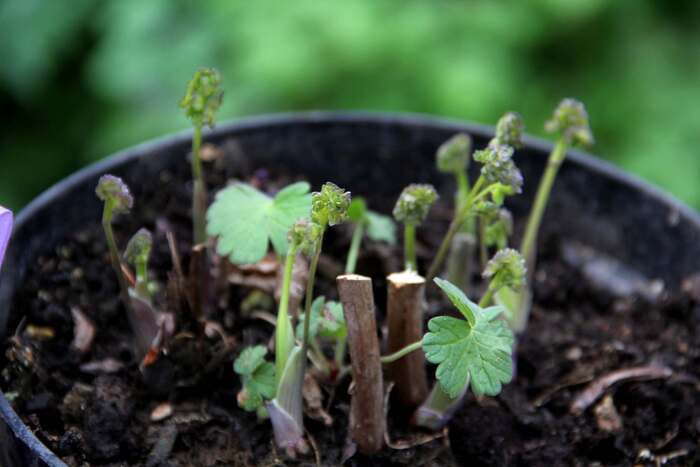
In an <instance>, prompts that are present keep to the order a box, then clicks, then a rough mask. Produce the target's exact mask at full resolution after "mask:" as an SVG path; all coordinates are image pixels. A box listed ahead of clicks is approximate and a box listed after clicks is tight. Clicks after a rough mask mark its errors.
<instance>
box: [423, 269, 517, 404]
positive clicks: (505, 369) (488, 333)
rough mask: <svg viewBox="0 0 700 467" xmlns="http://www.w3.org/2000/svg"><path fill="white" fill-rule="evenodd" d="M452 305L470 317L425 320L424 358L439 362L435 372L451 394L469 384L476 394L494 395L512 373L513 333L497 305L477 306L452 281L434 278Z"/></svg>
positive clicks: (442, 385)
mask: <svg viewBox="0 0 700 467" xmlns="http://www.w3.org/2000/svg"><path fill="white" fill-rule="evenodd" d="M435 282H436V283H437V284H438V285H439V286H440V287H441V288H442V289H443V290H444V291H445V293H446V294H447V296H448V297H449V299H450V300H451V301H452V303H454V304H455V306H456V307H457V308H458V309H459V310H460V311H461V312H462V314H464V315H465V317H468V316H470V315H471V317H472V318H473V321H472V320H469V318H467V320H463V319H458V318H453V317H450V316H438V317H436V318H433V319H431V320H430V321H429V322H428V330H429V332H428V333H426V335H425V336H424V337H423V350H424V352H425V356H426V359H427V360H428V361H429V362H431V363H435V364H437V365H438V368H437V371H436V373H435V376H436V378H437V379H438V381H439V382H440V385H441V387H442V388H443V390H444V391H445V392H446V393H447V394H448V395H449V396H450V397H453V398H454V397H457V395H458V394H459V393H460V392H461V391H462V390H463V389H464V387H465V386H466V385H467V384H469V385H470V386H471V389H472V392H474V394H477V395H481V394H487V395H496V394H498V393H499V392H500V391H501V388H502V385H503V384H505V383H508V382H510V380H511V378H512V377H513V362H512V359H511V353H512V351H513V342H514V338H513V333H512V332H511V331H510V329H509V328H508V326H507V325H506V323H505V322H504V321H503V320H500V319H497V318H498V316H499V315H500V314H501V313H502V312H503V308H502V307H500V306H494V307H489V308H486V309H482V308H480V307H479V306H478V305H476V304H474V303H472V302H471V301H469V300H468V299H467V297H466V296H465V295H464V293H462V291H461V290H459V289H458V288H457V287H455V286H454V285H452V284H450V283H449V282H447V281H444V280H441V279H436V280H435Z"/></svg>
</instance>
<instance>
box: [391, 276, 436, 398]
mask: <svg viewBox="0 0 700 467" xmlns="http://www.w3.org/2000/svg"><path fill="white" fill-rule="evenodd" d="M387 285H388V294H387V321H388V323H389V339H388V347H387V351H388V353H390V354H392V353H394V352H397V351H398V350H401V349H402V348H404V347H406V346H407V345H409V344H412V343H413V342H416V341H420V340H421V339H422V337H423V302H424V297H425V279H424V278H423V277H421V276H419V275H418V274H416V273H415V272H413V271H404V272H398V273H394V274H390V275H389V276H388V277H387ZM389 372H390V375H391V378H392V379H393V380H394V382H395V384H396V385H395V386H394V392H395V394H396V395H397V398H398V400H399V402H400V404H401V405H403V406H404V407H407V408H410V409H414V408H415V407H417V406H418V405H420V403H421V402H423V400H425V398H426V397H427V395H428V378H427V375H426V373H425V357H424V356H423V353H422V352H411V353H410V354H408V355H406V356H405V357H403V358H401V359H399V360H397V361H395V362H393V363H391V364H390V365H389Z"/></svg>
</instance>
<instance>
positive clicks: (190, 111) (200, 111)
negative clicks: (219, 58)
mask: <svg viewBox="0 0 700 467" xmlns="http://www.w3.org/2000/svg"><path fill="white" fill-rule="evenodd" d="M220 84H221V77H220V76H219V72H218V71H216V70H215V69H213V68H200V69H199V70H197V71H196V72H195V74H194V76H193V77H192V79H191V80H190V82H189V83H188V84H187V91H186V93H185V97H183V98H182V101H180V107H182V108H183V109H185V114H186V115H187V118H189V119H190V120H191V121H192V123H194V124H195V125H208V126H210V127H211V126H213V125H214V120H215V116H216V111H217V110H218V109H219V106H220V105H221V101H222V100H223V98H224V91H223V90H222V89H221V87H220Z"/></svg>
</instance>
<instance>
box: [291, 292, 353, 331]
mask: <svg viewBox="0 0 700 467" xmlns="http://www.w3.org/2000/svg"><path fill="white" fill-rule="evenodd" d="M347 334H348V330H347V326H346V325H345V315H344V314H343V305H342V304H340V303H338V302H335V301H328V302H327V301H325V297H317V298H316V300H314V302H313V303H312V304H311V322H310V323H309V338H310V339H314V338H315V337H316V336H320V337H325V338H326V339H335V340H337V339H343V338H345V337H346V336H347ZM296 335H297V339H299V340H302V339H303V338H304V315H301V316H300V317H299V324H297V329H296Z"/></svg>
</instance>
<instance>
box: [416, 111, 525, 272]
mask: <svg viewBox="0 0 700 467" xmlns="http://www.w3.org/2000/svg"><path fill="white" fill-rule="evenodd" d="M521 132H522V123H521V122H520V119H519V117H518V116H517V114H515V113H512V112H510V113H508V114H506V115H505V116H504V117H503V118H502V119H501V120H500V121H499V125H498V129H497V132H496V137H495V138H493V139H492V140H491V141H490V142H489V144H488V146H487V147H486V148H484V149H481V150H478V151H475V152H474V155H473V157H474V160H475V161H476V162H479V163H480V164H482V167H481V174H480V176H479V178H478V179H477V181H476V182H475V183H474V185H473V186H472V188H471V190H470V191H469V194H468V195H467V197H466V200H465V201H464V203H463V204H462V205H461V206H457V209H456V210H455V215H454V217H453V218H452V222H451V223H450V226H449V228H448V230H447V233H446V234H445V237H444V238H443V240H442V243H441V244H440V247H439V249H438V252H437V254H436V255H435V257H434V259H433V262H432V263H431V265H430V268H429V269H428V276H427V279H428V280H432V279H433V278H434V277H435V276H436V275H437V273H438V272H439V270H440V268H441V267H442V265H443V263H444V261H445V258H446V256H447V252H448V251H449V249H450V245H451V244H452V242H453V240H454V238H455V235H456V234H457V233H458V231H459V229H460V227H461V226H462V225H463V224H464V222H465V221H467V219H469V218H470V217H472V216H475V215H476V214H477V212H476V205H477V203H480V202H482V201H488V200H489V198H490V201H491V202H493V203H495V204H496V205H498V206H500V205H501V204H503V200H504V199H505V197H506V196H509V195H513V194H517V193H520V192H521V191H522V184H523V177H522V174H521V173H520V170H518V168H517V167H516V165H515V163H514V162H513V160H512V157H513V147H512V146H510V145H509V144H508V143H514V144H519V135H520V133H521Z"/></svg>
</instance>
